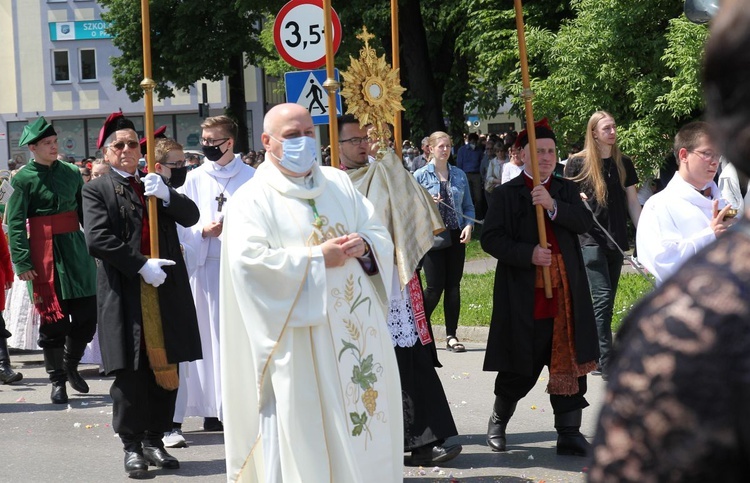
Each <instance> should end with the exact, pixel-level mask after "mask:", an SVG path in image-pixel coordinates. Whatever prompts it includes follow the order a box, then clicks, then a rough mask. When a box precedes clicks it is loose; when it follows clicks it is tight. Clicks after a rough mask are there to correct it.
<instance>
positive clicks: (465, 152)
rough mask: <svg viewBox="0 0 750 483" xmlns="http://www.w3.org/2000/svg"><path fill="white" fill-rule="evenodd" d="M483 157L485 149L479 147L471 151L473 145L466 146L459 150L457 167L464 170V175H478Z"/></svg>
mask: <svg viewBox="0 0 750 483" xmlns="http://www.w3.org/2000/svg"><path fill="white" fill-rule="evenodd" d="M483 157H484V149H482V148H481V147H479V146H476V147H475V148H474V149H471V145H469V144H464V145H463V146H461V147H460V148H458V153H457V154H456V166H458V167H459V169H462V170H463V172H464V173H478V172H479V167H480V165H481V164H482V158H483Z"/></svg>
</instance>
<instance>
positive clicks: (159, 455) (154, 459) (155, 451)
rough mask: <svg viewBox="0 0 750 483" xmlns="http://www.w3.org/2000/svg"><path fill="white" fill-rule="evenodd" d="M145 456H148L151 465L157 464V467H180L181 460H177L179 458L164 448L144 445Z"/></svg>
mask: <svg viewBox="0 0 750 483" xmlns="http://www.w3.org/2000/svg"><path fill="white" fill-rule="evenodd" d="M143 457H144V458H146V461H148V464H149V465H151V466H156V467H157V468H166V469H168V470H176V469H177V468H179V467H180V462H179V461H177V458H175V457H174V456H172V455H171V454H169V453H167V452H166V451H165V450H164V448H157V447H153V446H144V447H143Z"/></svg>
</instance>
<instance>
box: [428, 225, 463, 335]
mask: <svg viewBox="0 0 750 483" xmlns="http://www.w3.org/2000/svg"><path fill="white" fill-rule="evenodd" d="M450 232H451V246H449V247H448V248H443V249H442V250H430V251H429V252H427V254H426V255H425V256H424V259H423V262H422V269H423V270H424V277H425V281H426V282H427V288H425V289H424V315H425V317H426V318H427V320H430V316H431V315H432V312H434V310H435V307H437V305H438V302H440V296H441V295H443V291H445V295H444V296H443V311H444V312H445V332H446V334H447V335H449V336H451V335H453V336H455V335H456V328H457V327H458V316H459V314H460V312H461V278H462V277H463V276H464V259H465V258H466V245H464V244H463V243H461V242H460V241H459V239H460V238H461V230H451V231H450Z"/></svg>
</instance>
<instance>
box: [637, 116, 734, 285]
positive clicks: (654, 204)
mask: <svg viewBox="0 0 750 483" xmlns="http://www.w3.org/2000/svg"><path fill="white" fill-rule="evenodd" d="M674 153H675V157H676V158H677V160H678V164H679V167H678V171H677V175H676V176H674V177H673V178H672V180H671V181H670V182H669V184H668V185H667V186H666V188H664V190H662V191H660V192H659V193H657V194H655V195H654V196H652V197H651V198H649V200H648V201H647V202H646V204H645V205H644V206H643V212H642V213H641V218H640V221H639V224H638V232H637V235H636V246H637V248H638V259H639V260H640V261H641V262H642V263H643V265H644V266H645V267H646V268H647V269H648V270H649V271H650V272H651V273H653V274H654V276H655V277H656V280H657V283H661V282H663V281H664V280H665V279H666V278H667V277H669V276H670V275H671V274H672V273H674V272H675V271H676V270H677V268H679V267H680V265H682V264H683V263H684V262H685V260H687V259H688V258H690V257H691V256H693V255H694V254H695V253H697V252H698V251H699V250H700V249H701V248H703V247H704V246H706V245H708V244H709V243H711V242H712V241H714V240H715V239H716V237H717V236H719V235H720V234H722V233H723V232H724V231H726V229H727V228H728V227H729V226H730V225H732V224H733V223H734V222H735V220H734V218H730V217H728V216H727V214H728V212H729V210H730V209H731V208H732V207H731V205H729V204H726V202H723V201H722V200H721V199H720V196H721V193H720V191H719V188H718V186H717V185H716V183H714V181H713V179H714V176H715V175H716V170H717V169H718V166H719V157H720V153H719V152H718V151H717V150H716V148H715V146H714V144H713V141H712V140H711V137H710V133H709V125H708V124H707V123H705V122H692V123H690V124H687V125H686V126H684V127H683V128H682V129H680V131H679V132H678V133H677V136H675V143H674ZM724 205H726V206H724Z"/></svg>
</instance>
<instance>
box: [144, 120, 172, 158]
mask: <svg viewBox="0 0 750 483" xmlns="http://www.w3.org/2000/svg"><path fill="white" fill-rule="evenodd" d="M166 132H167V126H162V127H160V128H159V129H157V130H156V131H154V139H159V138H166V137H167V135H166V134H165V133H166ZM139 142H140V143H141V154H142V155H144V156H145V155H146V148H147V146H148V142H147V140H146V137H145V136H144V137H142V138H141V140H140V141H139Z"/></svg>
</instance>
